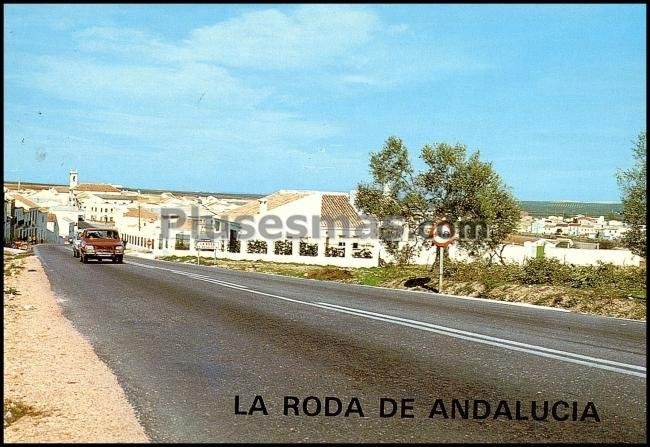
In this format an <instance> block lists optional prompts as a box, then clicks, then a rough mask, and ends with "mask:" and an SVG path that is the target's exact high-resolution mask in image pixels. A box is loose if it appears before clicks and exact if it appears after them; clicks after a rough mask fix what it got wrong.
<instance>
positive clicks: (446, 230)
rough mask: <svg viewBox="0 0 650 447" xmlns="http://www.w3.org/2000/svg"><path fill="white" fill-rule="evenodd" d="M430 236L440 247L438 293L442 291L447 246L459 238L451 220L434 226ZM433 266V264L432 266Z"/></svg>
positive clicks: (435, 244)
mask: <svg viewBox="0 0 650 447" xmlns="http://www.w3.org/2000/svg"><path fill="white" fill-rule="evenodd" d="M429 234H430V238H431V240H432V243H433V245H434V246H436V247H438V249H439V250H438V256H439V264H440V274H439V276H438V293H442V276H443V275H442V274H443V264H444V258H445V248H447V247H448V246H449V245H450V244H452V243H454V241H455V240H456V239H458V235H457V234H456V232H455V231H454V227H453V225H452V224H451V223H450V222H447V221H444V220H443V221H442V222H439V223H438V224H436V225H435V226H433V227H432V228H431V230H430V233H429ZM432 267H433V266H432Z"/></svg>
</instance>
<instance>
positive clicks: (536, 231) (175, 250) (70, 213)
mask: <svg viewBox="0 0 650 447" xmlns="http://www.w3.org/2000/svg"><path fill="white" fill-rule="evenodd" d="M354 194H355V192H354V191H352V192H350V193H342V192H324V191H306V190H280V191H277V192H274V193H273V194H270V195H267V196H251V195H236V194H232V195H227V194H201V193H177V192H142V191H139V190H133V189H129V188H123V187H120V186H119V185H111V184H106V183H83V182H80V177H79V172H77V171H76V170H71V171H70V172H69V174H68V185H67V186H52V185H40V184H33V183H31V184H30V183H9V182H5V184H4V223H5V225H4V245H5V246H10V245H12V244H13V245H21V244H22V245H26V244H27V245H29V244H36V243H55V244H61V243H68V242H69V240H70V238H72V237H74V235H75V234H76V232H78V231H80V230H82V229H84V228H89V227H96V226H100V227H112V228H116V229H117V230H118V231H119V233H120V235H121V236H122V238H123V240H124V241H125V243H126V245H127V254H134V255H141V256H145V257H147V256H148V257H156V256H168V255H177V256H187V255H196V256H211V255H214V256H215V257H216V256H218V257H225V258H230V259H252V260H256V259H262V260H270V261H279V262H299V263H309V264H321V265H339V266H347V267H369V266H376V265H378V263H379V262H380V259H383V260H384V261H386V260H388V261H390V260H391V259H390V256H388V254H387V253H386V250H385V247H383V246H382V243H381V242H380V241H379V240H378V239H374V240H373V239H368V238H367V237H365V238H364V237H360V235H361V233H362V231H363V230H364V229H367V225H366V226H365V227H364V222H366V223H367V222H368V221H372V218H370V216H366V215H363V213H362V212H361V211H360V210H358V209H357V208H355V205H354ZM170 209H172V210H176V212H177V213H178V214H183V216H178V215H169V216H164V213H163V212H162V211H163V210H170ZM297 214H301V215H305V216H318V217H319V218H320V219H322V221H323V222H328V223H331V222H334V223H335V225H334V226H332V225H329V226H328V227H326V228H325V227H323V228H322V230H323V231H318V232H315V231H311V232H309V233H308V234H305V235H302V237H300V238H294V239H292V238H290V237H288V238H286V239H283V240H270V239H268V240H266V239H264V238H262V239H253V240H243V239H241V238H239V237H238V235H239V233H240V231H241V225H239V224H238V223H237V218H238V217H241V216H252V218H253V219H254V220H255V221H256V222H259V221H261V220H263V219H265V216H270V215H272V216H277V217H279V218H280V219H281V220H282V221H283V222H284V221H286V219H287V218H288V217H289V216H292V215H293V216H295V215H297ZM165 217H166V218H165ZM341 218H343V220H344V221H345V222H346V225H347V226H346V231H343V228H342V226H341ZM174 219H181V221H180V222H179V221H177V220H174ZM164 220H165V221H164ZM337 225H338V226H337ZM375 225H376V222H375ZM207 226H210V228H212V229H215V228H216V229H218V230H219V236H218V237H214V235H210V236H208V235H207V233H206V231H205V229H206V227H207ZM627 230H628V228H627V226H626V225H625V224H624V223H623V222H621V221H619V220H612V219H609V220H607V219H606V218H605V216H586V215H581V214H579V215H576V216H571V217H566V216H547V217H533V216H531V215H529V214H527V213H524V215H523V216H522V219H521V222H520V224H519V228H518V234H513V235H511V236H510V237H509V238H508V240H506V245H507V246H506V247H504V250H503V251H502V256H505V258H506V259H507V260H509V261H514V262H523V261H524V260H525V259H527V258H530V257H536V256H540V255H541V256H549V257H555V258H558V259H561V260H563V261H564V262H568V263H574V264H594V263H597V262H611V263H614V264H619V265H638V264H639V262H640V261H641V260H640V258H639V257H638V256H635V255H633V254H632V253H630V252H629V250H626V249H622V248H620V247H617V244H616V241H618V240H620V238H621V236H622V235H623V234H624V233H625V231H627ZM410 237H412V236H409V234H408V232H407V231H405V232H404V235H403V242H405V243H406V242H408V241H409V238H410ZM603 241H608V242H610V244H606V245H607V246H606V247H604V246H601V245H605V244H603ZM449 255H450V256H455V257H458V258H462V257H463V255H462V254H461V253H460V252H457V251H456V250H455V249H454V247H453V246H452V248H451V249H450V251H449ZM433 259H435V250H422V251H421V253H420V254H419V255H418V257H417V259H416V260H415V262H417V263H421V264H425V263H430V262H432V260H433Z"/></svg>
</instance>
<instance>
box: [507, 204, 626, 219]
mask: <svg viewBox="0 0 650 447" xmlns="http://www.w3.org/2000/svg"><path fill="white" fill-rule="evenodd" d="M519 204H520V205H521V207H522V208H523V210H524V211H526V212H527V213H528V214H530V215H531V216H566V217H569V216H575V215H576V214H584V215H585V216H595V217H598V216H606V215H608V214H618V213H620V212H621V211H622V209H623V205H622V204H620V203H592V202H544V201H521V202H519Z"/></svg>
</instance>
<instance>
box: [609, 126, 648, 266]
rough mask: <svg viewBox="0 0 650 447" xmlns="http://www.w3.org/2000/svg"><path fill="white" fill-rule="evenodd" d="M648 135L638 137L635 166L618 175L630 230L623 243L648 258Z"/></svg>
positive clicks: (635, 147)
mask: <svg viewBox="0 0 650 447" xmlns="http://www.w3.org/2000/svg"><path fill="white" fill-rule="evenodd" d="M645 139H646V133H645V132H641V133H640V134H639V136H638V137H637V140H636V142H635V143H634V147H633V148H632V156H633V158H634V166H633V167H631V168H630V169H627V170H620V171H619V172H618V173H617V176H616V177H617V180H618V185H619V187H620V189H621V194H622V201H623V221H624V222H625V223H627V224H628V225H629V226H630V229H629V230H628V231H627V232H626V233H625V235H624V236H623V243H624V244H625V246H626V247H628V248H629V249H630V250H631V251H632V253H635V254H637V255H639V256H641V257H643V258H645V257H646V232H645V226H646V141H645Z"/></svg>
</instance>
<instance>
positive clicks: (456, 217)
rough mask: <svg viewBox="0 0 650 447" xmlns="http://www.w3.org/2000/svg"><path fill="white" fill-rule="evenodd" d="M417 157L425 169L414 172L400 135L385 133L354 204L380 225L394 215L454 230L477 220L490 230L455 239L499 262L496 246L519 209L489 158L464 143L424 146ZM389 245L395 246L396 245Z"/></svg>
mask: <svg viewBox="0 0 650 447" xmlns="http://www.w3.org/2000/svg"><path fill="white" fill-rule="evenodd" d="M420 158H421V159H422V160H423V161H424V163H425V166H426V168H425V169H424V170H422V171H421V172H416V171H415V170H414V169H413V167H412V165H411V163H410V161H409V157H408V149H407V147H406V146H405V145H404V143H403V142H402V140H401V139H399V138H397V137H394V136H391V137H389V138H388V139H387V140H386V142H385V144H384V146H383V148H382V149H381V150H380V151H379V152H373V153H371V154H370V172H371V175H372V182H369V183H360V184H359V185H358V192H357V197H356V205H357V207H359V208H360V209H361V210H362V211H363V212H365V213H367V214H369V215H372V216H374V217H376V218H377V219H378V220H379V221H380V222H381V224H382V227H384V228H385V227H386V226H387V223H388V220H389V219H391V218H395V217H398V218H400V219H401V220H402V221H403V222H404V223H405V224H407V225H408V227H409V229H410V230H411V231H412V230H414V229H415V228H417V227H418V225H420V224H421V223H422V222H427V221H430V222H440V221H442V220H449V221H451V222H454V223H456V224H458V223H460V225H456V228H457V230H458V229H459V228H462V226H463V224H464V223H467V222H474V223H481V224H482V225H483V226H484V227H483V228H486V227H487V228H489V233H487V232H485V231H483V232H482V233H480V234H478V235H476V234H475V233H474V232H473V233H472V237H471V238H463V237H461V239H460V240H459V241H458V244H459V245H460V246H461V247H462V248H464V249H466V250H467V251H468V252H469V253H470V254H471V255H474V256H476V255H479V254H484V253H492V254H494V255H497V256H499V258H500V259H501V260H502V261H503V259H502V258H501V257H500V251H499V247H500V245H501V242H502V241H503V240H504V239H505V238H506V236H507V235H508V234H510V233H511V232H513V231H514V229H515V228H516V226H517V223H518V222H519V219H520V218H521V209H520V207H519V205H518V203H517V201H516V200H515V198H514V197H513V195H512V193H511V192H510V190H509V188H508V187H506V186H505V185H504V184H503V182H502V180H501V178H500V177H499V175H498V174H497V173H496V172H495V171H494V169H493V168H492V165H491V163H488V162H484V161H481V160H480V157H479V152H478V151H477V152H474V153H471V154H469V155H468V154H467V148H466V146H464V145H462V144H456V145H453V146H452V145H449V144H446V143H440V144H435V145H433V146H432V145H425V146H424V147H423V148H422V150H421V154H420ZM392 236H395V234H394V232H391V231H387V232H380V238H381V239H382V240H384V242H387V241H389V240H390V238H391V237H392ZM475 236H478V237H475ZM387 245H388V247H393V252H396V251H397V250H396V249H395V244H387ZM403 251H404V252H406V254H407V256H406V258H407V259H410V258H412V256H413V255H415V254H416V252H414V251H413V250H412V248H411V247H408V246H407V247H404V248H403ZM393 254H395V253H393ZM400 254H401V255H403V254H404V253H400ZM400 257H401V258H403V256H400Z"/></svg>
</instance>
